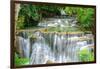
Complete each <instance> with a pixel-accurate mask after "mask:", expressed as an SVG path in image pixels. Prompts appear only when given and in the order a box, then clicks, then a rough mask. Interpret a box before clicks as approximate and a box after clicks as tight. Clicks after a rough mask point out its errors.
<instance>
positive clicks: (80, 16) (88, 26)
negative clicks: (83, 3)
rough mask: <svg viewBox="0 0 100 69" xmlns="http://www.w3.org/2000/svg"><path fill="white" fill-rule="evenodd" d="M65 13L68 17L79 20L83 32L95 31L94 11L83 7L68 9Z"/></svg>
mask: <svg viewBox="0 0 100 69" xmlns="http://www.w3.org/2000/svg"><path fill="white" fill-rule="evenodd" d="M65 12H66V14H68V15H71V16H72V15H75V16H76V18H77V20H78V25H79V28H80V29H81V30H83V31H86V30H89V31H93V30H92V29H93V28H94V26H95V25H94V17H93V16H94V12H95V11H94V9H93V8H81V7H66V8H65Z"/></svg>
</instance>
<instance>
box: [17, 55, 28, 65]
mask: <svg viewBox="0 0 100 69" xmlns="http://www.w3.org/2000/svg"><path fill="white" fill-rule="evenodd" d="M28 62H29V59H28V58H19V57H18V55H16V54H15V65H16V66H19V65H25V64H26V63H28Z"/></svg>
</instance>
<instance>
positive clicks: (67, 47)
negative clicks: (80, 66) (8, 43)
mask: <svg viewBox="0 0 100 69" xmlns="http://www.w3.org/2000/svg"><path fill="white" fill-rule="evenodd" d="M53 21H54V22H56V23H55V24H53ZM68 21H70V22H71V21H73V19H72V20H71V19H67V20H66V19H53V20H52V19H51V24H50V22H49V23H47V24H46V25H43V24H39V26H43V27H44V26H46V28H47V27H49V26H51V25H54V27H55V26H59V27H60V30H61V31H62V30H64V27H66V25H69V24H68ZM57 22H58V23H57ZM74 22H75V21H74ZM74 24H75V23H74ZM72 26H75V25H71V27H72ZM66 28H67V27H66ZM61 31H60V32H53V33H49V32H48V33H44V32H41V31H37V32H32V35H34V36H35V37H36V39H35V41H34V42H32V41H31V40H30V39H31V38H29V37H28V38H24V37H22V36H19V38H18V41H19V47H20V48H19V49H20V51H21V52H22V53H21V54H22V55H23V56H24V57H26V58H29V59H30V61H29V64H46V63H48V61H50V63H65V62H80V59H79V57H78V56H79V55H78V51H79V50H81V49H83V48H84V47H89V46H91V45H92V46H94V41H93V40H80V38H91V37H93V35H91V34H88V35H85V34H84V33H81V34H70V33H69V34H68V33H66V34H61ZM89 36H91V37H89ZM30 51H31V52H30Z"/></svg>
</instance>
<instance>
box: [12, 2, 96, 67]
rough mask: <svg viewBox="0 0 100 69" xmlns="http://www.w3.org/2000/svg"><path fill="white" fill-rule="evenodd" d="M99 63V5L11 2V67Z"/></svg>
mask: <svg viewBox="0 0 100 69" xmlns="http://www.w3.org/2000/svg"><path fill="white" fill-rule="evenodd" d="M89 63H96V6H94V5H76V4H60V3H45V2H28V1H11V68H23V67H24V68H25V67H42V66H56V65H57V66H58V65H75V64H89Z"/></svg>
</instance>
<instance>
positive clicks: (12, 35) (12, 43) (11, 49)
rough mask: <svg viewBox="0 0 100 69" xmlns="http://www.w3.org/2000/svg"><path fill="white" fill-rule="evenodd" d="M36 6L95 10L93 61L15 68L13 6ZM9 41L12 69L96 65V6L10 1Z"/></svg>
mask: <svg viewBox="0 0 100 69" xmlns="http://www.w3.org/2000/svg"><path fill="white" fill-rule="evenodd" d="M18 3H19V4H36V5H38V4H39V5H44V4H45V5H58V6H70V7H73V6H74V7H85V8H94V9H95V12H94V13H95V15H94V17H95V30H94V31H95V38H94V41H95V42H94V45H95V48H94V61H89V62H73V63H55V64H39V65H22V66H16V65H15V63H14V56H15V55H14V52H15V49H14V45H15V42H14V41H15V4H18ZM10 5H11V12H10V14H11V28H10V30H11V35H10V37H11V41H10V44H11V45H10V46H11V48H10V51H11V53H10V55H11V58H10V60H11V63H10V64H11V65H10V67H11V68H12V69H13V68H28V67H44V66H60V65H77V64H91V63H96V6H95V5H81V4H67V3H66V4H62V3H47V2H34V1H11V2H10Z"/></svg>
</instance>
